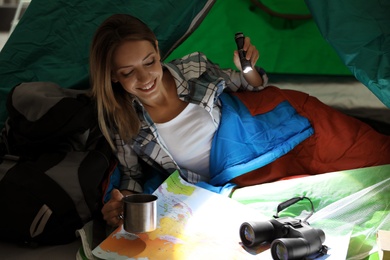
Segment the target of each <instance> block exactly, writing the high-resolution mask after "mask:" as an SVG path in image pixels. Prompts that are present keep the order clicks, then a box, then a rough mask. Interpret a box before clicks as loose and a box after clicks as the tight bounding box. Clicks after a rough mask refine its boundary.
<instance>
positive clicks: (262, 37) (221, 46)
mask: <svg viewBox="0 0 390 260" xmlns="http://www.w3.org/2000/svg"><path fill="white" fill-rule="evenodd" d="M255 3H262V4H263V5H264V6H266V7H267V8H268V9H271V10H272V11H274V12H272V11H267V10H264V9H261V8H259V7H258V5H257V4H255ZM288 11H290V12H292V13H293V14H295V15H297V16H298V17H296V18H295V17H292V18H288V15H287V14H288ZM275 13H280V14H285V15H287V17H283V16H280V15H279V16H278V15H277V14H275ZM308 13H309V10H308V9H307V7H306V4H305V3H304V1H303V0H267V1H265V0H261V1H260V0H217V1H216V2H215V4H214V5H213V7H212V8H211V10H210V12H209V14H208V15H207V16H206V17H205V19H204V20H203V22H202V23H201V24H200V25H199V27H198V28H197V29H196V30H195V31H194V32H193V33H192V34H191V35H190V36H189V37H188V39H187V40H186V41H184V42H183V43H182V44H181V45H180V46H178V48H176V49H175V50H174V51H173V53H172V54H171V55H170V56H169V57H168V58H167V60H171V59H174V58H179V57H182V56H184V55H186V54H188V53H190V52H194V51H202V52H203V53H205V54H206V56H207V57H208V58H210V59H211V60H213V61H214V62H216V63H218V64H219V65H220V66H221V67H225V68H235V66H234V64H233V51H234V49H235V48H236V44H235V42H234V35H235V33H236V32H243V33H244V34H245V35H247V36H248V37H250V38H251V41H252V42H253V43H254V44H255V45H256V47H257V49H258V50H259V52H260V59H259V61H258V65H259V66H261V67H263V68H264V69H265V70H266V71H267V72H268V73H269V74H271V73H273V74H275V73H277V74H300V75H351V72H350V71H349V70H348V69H347V67H346V66H345V65H344V64H343V63H342V61H341V59H340V57H338V56H337V54H336V52H335V51H334V49H333V48H332V46H330V45H329V43H328V42H326V41H325V40H324V39H323V37H322V36H321V34H320V32H319V30H318V27H317V25H316V23H315V22H314V20H313V19H312V18H307V19H298V18H299V15H302V16H304V15H307V14H308Z"/></svg>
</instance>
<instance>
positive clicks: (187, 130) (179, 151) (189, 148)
mask: <svg viewBox="0 0 390 260" xmlns="http://www.w3.org/2000/svg"><path fill="white" fill-rule="evenodd" d="M215 110H216V111H213V115H216V116H219V109H218V108H217V107H215ZM156 126H157V130H158V133H159V135H160V137H162V139H163V142H164V144H165V145H166V147H167V148H168V151H169V153H170V154H171V155H172V157H173V159H174V160H175V161H176V163H177V164H178V165H179V166H180V167H181V168H184V169H188V170H191V171H193V172H196V173H198V174H200V175H202V176H204V177H207V178H209V159H210V149H211V142H212V139H213V136H214V133H215V131H216V129H217V126H215V124H214V122H213V119H212V118H211V116H210V114H209V113H208V112H207V111H206V110H205V109H204V108H202V107H200V106H198V105H195V104H192V103H189V104H188V105H187V107H186V108H185V109H184V110H183V111H182V112H181V113H180V114H179V115H178V116H177V117H175V118H174V119H172V120H171V121H169V122H166V123H162V124H156Z"/></svg>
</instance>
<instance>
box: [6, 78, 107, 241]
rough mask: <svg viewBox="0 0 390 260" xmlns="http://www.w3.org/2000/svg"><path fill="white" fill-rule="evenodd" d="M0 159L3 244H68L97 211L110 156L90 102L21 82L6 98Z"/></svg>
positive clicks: (44, 85) (55, 88)
mask: <svg viewBox="0 0 390 260" xmlns="http://www.w3.org/2000/svg"><path fill="white" fill-rule="evenodd" d="M7 110H8V114H9V117H8V119H7V121H6V123H5V127H4V129H3V133H2V147H1V157H2V159H1V160H0V205H1V214H0V239H1V240H3V241H9V242H17V243H24V244H44V245H53V244H65V243H69V242H72V241H74V240H75V239H76V237H77V236H76V230H77V229H80V228H82V227H83V225H84V224H86V223H87V222H89V221H91V220H92V219H94V218H95V217H96V216H99V214H100V207H101V200H102V187H101V183H102V181H103V180H104V179H105V178H106V177H107V174H108V173H109V171H110V170H111V168H112V165H113V158H112V151H111V148H110V146H109V145H108V143H107V141H106V140H105V138H104V137H103V135H102V134H101V132H100V130H99V127H98V124H97V116H96V112H95V106H94V104H93V102H92V101H91V99H90V98H89V97H88V96H87V95H86V94H85V91H82V90H72V89H64V88H61V87H59V86H58V85H56V84H54V83H50V82H32V83H23V84H20V85H18V86H16V87H14V88H13V89H12V90H11V92H10V94H9V95H8V99H7Z"/></svg>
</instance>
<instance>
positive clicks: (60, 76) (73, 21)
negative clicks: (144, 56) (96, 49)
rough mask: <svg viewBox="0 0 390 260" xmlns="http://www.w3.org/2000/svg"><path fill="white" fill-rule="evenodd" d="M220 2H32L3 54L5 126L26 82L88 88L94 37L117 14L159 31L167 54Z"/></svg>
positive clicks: (0, 106) (0, 84)
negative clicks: (10, 101) (9, 106)
mask: <svg viewBox="0 0 390 260" xmlns="http://www.w3.org/2000/svg"><path fill="white" fill-rule="evenodd" d="M213 2H214V0H197V1H192V0H181V1H160V0H148V1H144V0H131V1H129V0H116V1H107V0H91V1H90V0H88V1H79V0H50V1H47V0H32V1H31V3H30V5H29V7H28V8H27V10H26V12H25V13H24V15H23V17H22V18H21V20H20V21H19V23H18V25H17V26H16V28H15V30H14V31H13V33H12V34H11V36H10V38H9V40H8V41H7V43H6V44H5V46H4V47H3V49H2V50H1V52H0V126H2V125H3V124H4V121H5V119H6V117H7V113H6V109H5V102H6V97H7V95H8V93H9V91H10V89H11V88H12V87H14V86H15V85H17V84H20V83H22V82H32V81H51V82H55V83H57V84H58V85H60V86H61V87H64V88H88V87H89V83H88V74H89V70H88V69H89V66H88V58H89V47H90V43H91V40H92V36H93V34H94V32H95V31H96V29H97V27H98V26H99V25H100V24H101V22H102V21H103V20H104V19H106V18H107V17H108V16H110V15H111V14H114V13H128V14H132V15H134V16H137V17H138V18H140V19H142V20H143V21H144V22H145V23H147V24H148V25H149V26H150V27H151V28H152V29H153V30H154V32H155V33H156V35H157V38H158V40H159V45H160V46H159V47H160V51H161V53H162V55H164V54H166V53H167V52H168V51H169V50H170V48H171V47H172V46H175V44H176V42H177V40H179V39H181V38H182V37H184V36H185V34H186V33H188V32H191V31H192V29H191V28H190V27H191V26H193V25H196V23H195V22H196V20H197V19H199V20H201V19H202V16H203V15H204V14H206V13H207V11H208V9H209V8H210V7H211V6H212V4H213Z"/></svg>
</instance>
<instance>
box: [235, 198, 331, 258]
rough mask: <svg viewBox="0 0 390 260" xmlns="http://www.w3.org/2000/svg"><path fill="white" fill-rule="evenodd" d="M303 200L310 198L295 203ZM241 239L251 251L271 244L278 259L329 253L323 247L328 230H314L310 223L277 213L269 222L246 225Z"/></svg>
mask: <svg viewBox="0 0 390 260" xmlns="http://www.w3.org/2000/svg"><path fill="white" fill-rule="evenodd" d="M303 198H306V197H300V198H294V199H292V201H293V202H294V201H295V202H296V201H297V200H300V199H303ZM287 202H289V201H287ZM295 202H294V203H295ZM310 202H311V201H310ZM285 205H286V204H284V205H283V206H285ZM240 238H241V241H242V243H243V244H244V245H245V246H246V247H248V248H255V247H257V246H259V245H260V244H262V243H265V242H266V243H271V254H272V258H273V259H274V260H287V259H302V258H304V257H306V256H309V255H311V254H314V253H320V254H326V253H327V247H326V246H324V245H323V243H324V241H325V233H324V231H322V230H321V229H317V228H313V227H311V226H310V225H309V224H308V223H307V222H306V220H304V221H302V220H300V219H295V218H291V217H280V218H279V217H278V216H277V214H276V216H275V218H274V219H271V220H269V221H254V222H244V223H243V224H241V226H240Z"/></svg>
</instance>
